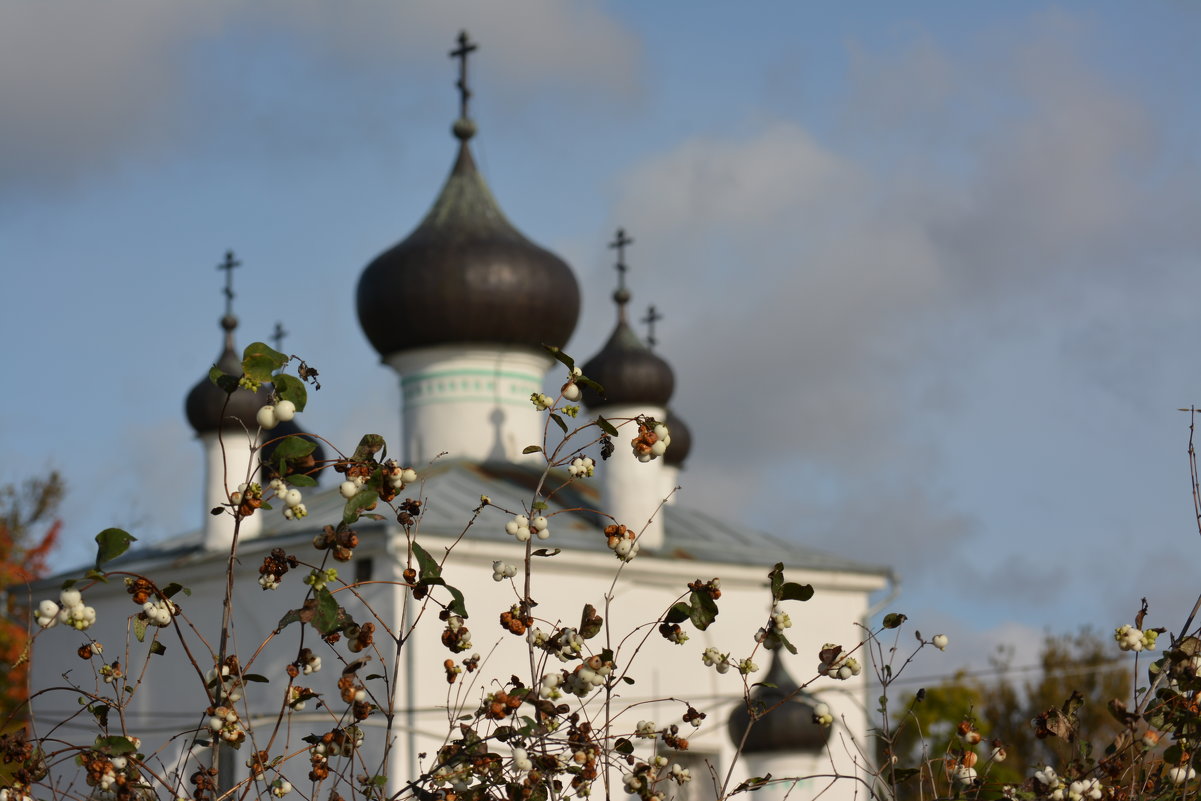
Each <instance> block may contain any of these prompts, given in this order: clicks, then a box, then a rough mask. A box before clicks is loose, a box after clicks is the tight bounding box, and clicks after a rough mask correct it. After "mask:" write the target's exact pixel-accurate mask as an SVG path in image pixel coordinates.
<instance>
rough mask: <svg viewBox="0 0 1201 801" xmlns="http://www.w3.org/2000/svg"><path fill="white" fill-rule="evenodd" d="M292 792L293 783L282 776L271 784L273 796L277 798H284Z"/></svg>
mask: <svg viewBox="0 0 1201 801" xmlns="http://www.w3.org/2000/svg"><path fill="white" fill-rule="evenodd" d="M290 792H292V782H290V781H288V780H287V779H285V778H284V777H283V776H280V777H279V778H278V779H276V780H275V781H273V782H271V795H273V796H275V797H276V798H283V797H284V796H285V795H287V794H288V793H290Z"/></svg>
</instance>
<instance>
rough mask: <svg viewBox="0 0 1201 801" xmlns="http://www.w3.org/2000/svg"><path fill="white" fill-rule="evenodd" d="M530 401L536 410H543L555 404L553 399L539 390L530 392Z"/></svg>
mask: <svg viewBox="0 0 1201 801" xmlns="http://www.w3.org/2000/svg"><path fill="white" fill-rule="evenodd" d="M530 403H532V404H534V408H535V409H537V410H538V411H540V412H545V411H546V410H547V409H549V408H550V407H552V406H554V405H555V399H554V398H552V397H551V396H550V395H545V394H543V393H541V392H533V393H531V394H530Z"/></svg>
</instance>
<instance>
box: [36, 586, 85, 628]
mask: <svg viewBox="0 0 1201 801" xmlns="http://www.w3.org/2000/svg"><path fill="white" fill-rule="evenodd" d="M58 600H59V602H60V603H61V604H62V606H61V607H60V606H59V604H56V603H55V602H54V601H50V600H45V601H42V602H41V603H40V604H38V610H37V615H36V616H35V618H36V620H37V624H38V625H39V626H41V627H42V628H44V629H48V628H50V627H51V626H54V625H56V624H58V623H62V624H64V625H67V626H70V627H71V628H73V629H76V630H77V631H83V630H85V629H87V628H89V627H91V625H92V624H93V623H95V622H96V610H95V609H94V608H93V607H90V606H87V605H85V604H84V602H83V595H82V594H81V593H80V592H79V590H76V589H71V588H68V589H65V590H63V591H62V592H60V593H59V594H58Z"/></svg>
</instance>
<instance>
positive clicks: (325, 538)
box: [313, 524, 359, 562]
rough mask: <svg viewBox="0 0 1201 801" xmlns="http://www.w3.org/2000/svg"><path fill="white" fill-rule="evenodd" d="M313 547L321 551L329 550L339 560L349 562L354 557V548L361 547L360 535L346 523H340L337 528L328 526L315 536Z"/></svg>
mask: <svg viewBox="0 0 1201 801" xmlns="http://www.w3.org/2000/svg"><path fill="white" fill-rule="evenodd" d="M313 547H314V548H316V549H317V550H319V551H329V552H330V556H332V557H334V559H335V560H337V561H339V562H349V561H350V560H351V559H352V558H354V549H355V548H357V547H359V535H358V534H357V533H355V532H354V531H353V530H352V529H349V528H347V527H346V526H345V525H344V524H339V525H338V527H337V528H336V529H335V528H334V527H333V526H326V527H325V528H323V529H321V533H320V534H318V535H317V536H315V537H313Z"/></svg>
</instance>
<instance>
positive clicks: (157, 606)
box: [138, 598, 179, 628]
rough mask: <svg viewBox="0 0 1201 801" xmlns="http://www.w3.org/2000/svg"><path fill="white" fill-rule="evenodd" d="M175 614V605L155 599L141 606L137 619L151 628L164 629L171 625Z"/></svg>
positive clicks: (176, 612) (176, 609) (176, 608)
mask: <svg viewBox="0 0 1201 801" xmlns="http://www.w3.org/2000/svg"><path fill="white" fill-rule="evenodd" d="M177 614H179V607H177V606H176V605H175V604H173V603H171V602H170V601H166V600H163V599H161V598H155V599H154V600H153V601H147V602H146V603H144V604H142V611H141V613H139V615H138V617H139V618H141V619H142V620H145V621H146V622H147V623H149V624H150V625H152V626H158V627H160V628H164V627H166V626H170V625H171V618H172V617H174V616H175V615H177Z"/></svg>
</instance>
